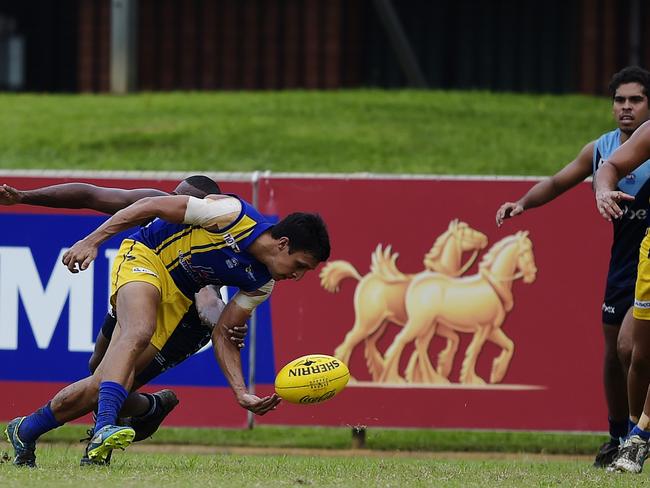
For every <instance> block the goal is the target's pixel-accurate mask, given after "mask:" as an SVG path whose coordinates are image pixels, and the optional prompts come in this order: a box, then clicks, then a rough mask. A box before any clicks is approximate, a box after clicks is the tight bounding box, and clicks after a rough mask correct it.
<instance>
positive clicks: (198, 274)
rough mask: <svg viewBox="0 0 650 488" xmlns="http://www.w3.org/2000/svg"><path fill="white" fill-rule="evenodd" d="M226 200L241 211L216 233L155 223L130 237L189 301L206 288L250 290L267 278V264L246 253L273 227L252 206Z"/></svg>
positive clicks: (193, 227) (193, 226)
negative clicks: (151, 255)
mask: <svg viewBox="0 0 650 488" xmlns="http://www.w3.org/2000/svg"><path fill="white" fill-rule="evenodd" d="M230 196H233V197H235V198H237V199H238V200H239V201H240V202H241V205H242V210H241V212H240V214H239V216H238V217H237V219H236V220H235V221H234V222H233V223H232V224H230V225H229V226H227V227H225V228H223V229H220V230H219V231H218V232H209V231H207V230H205V229H204V228H203V227H199V226H196V225H188V224H172V223H170V222H167V221H165V220H161V219H155V220H154V221H152V222H151V223H149V224H147V225H146V226H145V227H143V228H141V229H140V230H139V231H138V232H136V233H135V234H133V235H131V236H129V238H130V239H133V240H135V241H138V242H141V243H142V244H144V245H145V246H147V247H148V248H149V249H151V250H152V251H153V252H154V253H155V254H156V255H157V256H158V257H159V258H160V260H161V261H162V263H163V265H164V266H165V267H166V268H167V271H168V272H169V274H170V276H171V278H172V280H173V281H174V283H175V284H176V286H177V287H178V289H179V290H180V291H181V292H182V293H183V294H184V295H185V296H186V297H188V298H189V299H190V300H193V299H194V294H195V293H196V292H198V291H199V290H200V289H201V288H203V287H204V286H206V285H216V286H223V285H228V286H235V287H237V288H239V289H240V290H242V291H254V290H257V289H258V288H260V287H261V286H263V285H265V284H266V283H268V282H269V281H270V280H271V274H270V272H269V270H268V269H267V268H266V266H264V265H263V264H262V263H261V262H259V261H258V260H257V259H256V258H255V257H253V256H252V255H251V254H250V253H249V252H248V251H247V249H248V247H249V246H250V245H251V243H252V242H253V241H254V240H255V239H257V238H258V237H259V236H260V235H261V234H262V233H263V232H265V231H266V230H268V229H269V228H271V227H272V226H273V223H271V222H269V221H268V220H267V219H266V218H265V217H263V216H262V215H261V214H260V213H259V212H258V211H257V210H255V208H253V206H252V205H250V204H248V203H247V202H245V201H244V200H242V199H240V198H239V197H237V196H236V195H230Z"/></svg>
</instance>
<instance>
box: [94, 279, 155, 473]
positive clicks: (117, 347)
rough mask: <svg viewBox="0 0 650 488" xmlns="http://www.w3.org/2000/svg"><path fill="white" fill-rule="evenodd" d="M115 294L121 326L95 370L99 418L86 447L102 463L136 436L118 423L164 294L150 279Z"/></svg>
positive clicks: (129, 429) (125, 286)
mask: <svg viewBox="0 0 650 488" xmlns="http://www.w3.org/2000/svg"><path fill="white" fill-rule="evenodd" d="M114 296H115V303H116V305H115V312H116V314H117V323H118V327H117V328H116V329H115V332H114V333H113V337H112V338H111V341H110V344H109V346H108V349H107V350H106V354H105V355H104V359H103V360H102V362H101V363H100V365H99V366H98V367H97V370H96V371H95V373H94V376H96V377H97V378H98V379H99V394H98V401H97V418H96V421H95V427H94V430H93V432H94V435H93V437H92V439H91V440H90V442H89V444H88V446H87V448H86V452H87V455H88V458H89V459H90V460H91V462H96V463H101V464H104V463H105V462H106V459H107V457H108V456H109V455H110V453H111V451H112V450H113V449H115V448H121V449H124V448H125V447H127V446H128V445H129V444H131V442H132V441H133V437H134V436H135V432H134V431H133V429H132V428H130V427H123V426H118V425H117V418H118V414H119V412H120V410H121V409H122V405H123V404H124V401H125V400H126V398H127V396H128V394H129V390H130V388H131V385H132V384H133V378H134V376H135V362H136V359H137V357H138V356H139V355H140V354H142V352H143V351H144V350H145V349H146V347H147V346H148V345H149V341H150V340H151V337H152V335H153V333H154V331H155V329H156V317H157V311H158V305H159V304H160V296H161V295H160V291H159V288H157V287H156V286H154V285H153V284H151V283H148V282H144V281H130V282H127V283H125V284H123V285H122V286H120V287H119V289H118V290H117V292H116V293H115V294H114Z"/></svg>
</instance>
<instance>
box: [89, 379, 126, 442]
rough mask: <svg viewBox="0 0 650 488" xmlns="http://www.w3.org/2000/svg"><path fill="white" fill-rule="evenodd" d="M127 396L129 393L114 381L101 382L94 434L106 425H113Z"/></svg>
mask: <svg viewBox="0 0 650 488" xmlns="http://www.w3.org/2000/svg"><path fill="white" fill-rule="evenodd" d="M128 395H129V392H128V391H126V390H125V389H124V387H123V386H122V385H120V384H119V383H115V382H114V381H102V382H101V383H100V385H99V400H98V402H97V420H96V421H95V432H98V431H99V430H100V429H101V428H103V427H105V426H107V425H115V423H116V422H117V415H118V413H119V412H120V410H121V409H122V405H123V404H124V400H126V397H127V396H128Z"/></svg>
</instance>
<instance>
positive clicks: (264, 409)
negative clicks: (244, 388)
mask: <svg viewBox="0 0 650 488" xmlns="http://www.w3.org/2000/svg"><path fill="white" fill-rule="evenodd" d="M237 401H238V402H239V405H241V406H242V407H243V408H245V409H246V410H250V411H251V412H253V413H254V414H255V415H264V414H266V413H268V412H270V411H271V410H275V408H276V407H277V406H278V404H279V403H280V397H279V396H278V394H277V393H274V394H273V395H271V396H267V397H264V398H260V397H258V396H255V395H252V394H250V393H243V394H242V395H239V396H238V397H237Z"/></svg>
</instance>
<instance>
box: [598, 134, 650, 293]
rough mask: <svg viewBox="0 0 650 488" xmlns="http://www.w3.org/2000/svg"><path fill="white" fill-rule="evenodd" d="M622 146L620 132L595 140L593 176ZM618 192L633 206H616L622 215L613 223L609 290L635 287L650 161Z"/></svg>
mask: <svg viewBox="0 0 650 488" xmlns="http://www.w3.org/2000/svg"><path fill="white" fill-rule="evenodd" d="M620 145H621V131H620V130H619V129H616V130H613V131H611V132H607V133H606V134H603V135H602V136H600V137H599V138H598V140H597V141H596V144H595V145H594V156H593V171H594V174H595V172H596V170H597V169H598V167H600V165H601V164H602V161H603V160H606V159H607V158H609V157H610V156H611V155H612V153H613V152H614V151H615V150H616V149H617V148H618V147H619V146H620ZM617 188H618V189H619V190H621V191H623V192H625V193H628V194H630V195H633V196H634V197H635V199H634V201H633V202H628V201H621V202H619V203H618V204H619V206H620V207H621V209H622V210H623V212H625V213H624V215H623V216H622V217H621V218H619V219H615V220H613V221H612V223H613V227H614V236H613V240H612V248H611V258H610V261H609V272H608V274H607V286H608V287H612V286H613V287H629V286H634V283H635V281H636V270H637V265H638V263H639V246H640V244H641V241H642V240H643V237H644V236H645V230H646V227H647V225H648V223H647V221H646V219H647V218H648V208H649V207H650V204H649V202H648V199H649V198H650V160H648V161H646V162H645V163H643V164H642V165H641V166H639V167H638V168H637V169H635V170H634V171H633V172H632V173H630V174H629V175H627V176H625V177H624V178H623V179H621V180H620V181H619V182H618V185H617Z"/></svg>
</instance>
